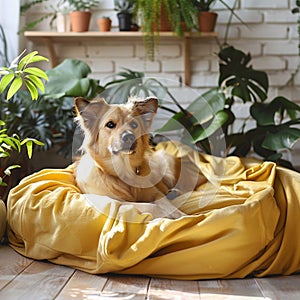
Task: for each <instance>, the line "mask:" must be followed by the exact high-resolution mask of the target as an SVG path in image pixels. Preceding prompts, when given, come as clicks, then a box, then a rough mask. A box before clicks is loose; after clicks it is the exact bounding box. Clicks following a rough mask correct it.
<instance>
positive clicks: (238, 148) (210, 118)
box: [104, 46, 300, 168]
mask: <svg viewBox="0 0 300 300" xmlns="http://www.w3.org/2000/svg"><path fill="white" fill-rule="evenodd" d="M218 56H219V59H220V64H219V66H220V69H219V71H220V72H219V80H218V86H216V87H214V88H212V89H210V90H208V91H207V92H205V93H204V94H202V95H200V96H198V97H197V98H196V99H194V101H192V103H191V104H190V105H188V106H187V107H186V108H184V107H182V105H181V104H180V101H178V100H177V99H176V98H175V97H174V95H172V94H171V93H170V91H169V90H168V88H167V87H165V86H164V85H163V84H162V83H161V82H159V81H158V80H156V79H153V78H152V79H151V78H145V76H144V74H143V73H142V72H135V71H132V70H128V69H127V70H126V69H125V70H124V71H122V72H120V73H118V74H117V79H116V80H114V81H111V82H109V83H108V84H107V85H106V86H105V91H104V94H106V95H105V96H106V97H107V98H108V100H109V101H111V102H117V101H118V100H119V101H120V99H126V98H127V96H128V95H139V96H148V95H156V96H157V97H158V98H159V100H160V108H161V109H164V110H167V111H168V112H170V113H172V114H173V115H172V116H171V117H170V118H169V119H168V120H167V122H166V123H165V124H164V125H163V126H162V127H161V128H159V129H158V130H156V134H165V133H166V132H172V131H174V132H176V133H177V134H180V136H181V140H182V141H183V142H184V143H189V144H191V145H193V146H194V147H196V148H197V149H199V150H200V151H204V152H206V153H210V154H214V155H219V156H229V155H237V156H241V157H245V156H247V155H249V153H251V152H255V153H256V154H257V155H258V156H259V157H261V158H262V159H265V160H272V161H275V162H277V163H279V164H281V165H283V166H286V167H289V168H293V166H292V164H291V162H290V161H287V160H285V159H284V158H283V157H284V156H283V152H284V151H285V150H287V149H291V148H292V147H293V145H294V143H295V142H296V141H298V140H299V138H300V130H299V129H298V128H297V127H299V125H300V118H299V112H300V106H299V105H297V104H296V103H294V102H292V101H290V100H288V99H286V98H284V97H280V96H279V97H276V98H274V99H272V100H270V99H268V89H269V82H268V76H267V74H266V73H265V72H263V71H261V70H256V69H254V68H253V67H252V66H251V55H250V54H246V53H244V52H242V51H240V50H238V49H235V48H234V47H232V46H226V47H224V48H221V50H220V52H219V54H218ZM166 98H168V99H169V100H171V101H172V102H173V103H175V105H176V107H177V108H178V110H177V111H176V110H174V108H173V105H172V106H170V105H168V103H167V102H166V101H165V99H166ZM236 104H239V105H243V104H244V105H245V107H246V108H247V109H249V113H248V117H247V118H246V120H245V121H244V122H242V121H241V120H238V119H237V118H236V116H235V107H236V106H235V105H236ZM249 121H251V122H252V123H254V124H255V125H254V126H252V127H250V126H248V123H249ZM241 122H242V124H241ZM249 127H250V128H249ZM236 128H238V129H236ZM212 139H214V140H215V141H223V144H224V145H225V147H220V149H217V150H216V149H215V148H218V147H215V146H216V145H213V146H212V145H211V141H212Z"/></svg>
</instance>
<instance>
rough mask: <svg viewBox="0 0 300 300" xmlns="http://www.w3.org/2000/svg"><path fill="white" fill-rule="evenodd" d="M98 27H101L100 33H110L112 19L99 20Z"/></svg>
mask: <svg viewBox="0 0 300 300" xmlns="http://www.w3.org/2000/svg"><path fill="white" fill-rule="evenodd" d="M98 27H99V30H100V31H110V29H111V19H109V18H101V19H98Z"/></svg>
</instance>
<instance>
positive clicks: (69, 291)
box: [56, 271, 107, 300]
mask: <svg viewBox="0 0 300 300" xmlns="http://www.w3.org/2000/svg"><path fill="white" fill-rule="evenodd" d="M106 281H107V277H106V276H99V275H92V274H88V273H85V272H81V271H76V272H75V273H74V274H73V276H72V277H71V278H70V280H69V282H68V283H67V284H66V286H65V287H64V288H63V290H62V292H61V293H60V294H59V296H58V297H57V298H56V300H68V299H99V296H100V293H101V291H102V289H103V287H104V285H105V283H106Z"/></svg>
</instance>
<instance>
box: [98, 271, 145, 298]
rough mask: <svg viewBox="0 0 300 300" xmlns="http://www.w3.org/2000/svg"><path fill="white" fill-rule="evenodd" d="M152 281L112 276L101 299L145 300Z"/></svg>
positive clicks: (134, 277)
mask: <svg viewBox="0 0 300 300" xmlns="http://www.w3.org/2000/svg"><path fill="white" fill-rule="evenodd" d="M149 281H150V279H149V278H147V277H143V276H121V275H110V276H109V279H108V280H107V282H106V284H105V286H104V288H103V290H102V292H101V294H100V296H101V298H99V299H112V298H115V299H135V300H140V299H143V300H145V299H146V297H147V290H148V285H149Z"/></svg>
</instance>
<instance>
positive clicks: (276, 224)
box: [8, 143, 300, 279]
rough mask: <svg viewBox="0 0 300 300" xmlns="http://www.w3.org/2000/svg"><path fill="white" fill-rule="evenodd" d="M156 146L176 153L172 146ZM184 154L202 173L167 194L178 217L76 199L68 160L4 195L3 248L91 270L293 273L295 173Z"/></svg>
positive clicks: (296, 263)
mask: <svg viewBox="0 0 300 300" xmlns="http://www.w3.org/2000/svg"><path fill="white" fill-rule="evenodd" d="M159 147H164V148H166V149H167V150H168V151H169V152H170V153H172V154H173V155H179V154H178V153H177V150H176V148H174V147H173V146H172V144H169V143H166V144H161V145H159ZM186 155H190V157H191V158H192V159H193V161H194V162H195V163H196V164H197V166H198V167H199V168H200V169H201V171H202V172H203V173H204V174H205V176H207V178H208V182H207V183H206V184H203V185H201V186H200V187H199V189H198V190H197V191H194V192H193V193H192V194H191V195H189V197H186V198H182V199H181V200H182V201H178V199H176V200H175V201H177V204H176V205H177V206H179V207H178V208H179V209H180V210H181V211H183V212H184V213H185V214H186V215H184V216H181V217H179V218H175V219H174V218H173V219H172V218H170V217H167V216H165V217H164V216H163V215H164V213H165V212H164V211H163V210H164V209H165V208H162V207H160V205H159V203H158V204H137V205H136V204H135V203H122V202H119V201H117V200H113V199H110V198H108V197H100V196H96V195H83V194H81V193H80V190H79V189H78V188H77V187H76V185H75V180H74V173H73V166H72V165H71V166H70V167H68V168H66V169H58V170H53V169H51V170H46V169H45V170H42V171H40V172H38V173H35V174H33V175H31V176H29V177H27V178H25V179H23V181H21V183H20V184H19V185H18V186H17V187H15V188H14V189H13V190H12V191H11V193H10V195H9V199H8V237H9V242H10V245H11V246H12V247H13V248H14V249H15V250H16V251H18V252H19V253H21V254H23V255H25V256H27V257H30V258H33V259H47V260H49V261H51V262H53V263H56V264H62V265H67V266H71V267H74V268H77V269H80V270H83V271H86V272H89V273H93V274H101V273H107V272H117V273H123V274H145V275H151V276H159V277H167V278H175V279H209V278H243V277H245V276H247V275H254V276H259V277H260V276H266V275H270V274H291V273H293V272H299V271H300V242H299V240H300V226H299V220H300V196H299V191H300V175H299V174H298V173H296V172H293V171H290V170H287V169H284V168H281V167H277V166H276V165H275V164H274V163H272V162H260V161H256V160H249V159H239V158H237V157H228V158H225V159H221V158H216V157H213V156H210V155H203V154H198V153H196V152H192V153H189V154H186ZM181 197H182V196H181ZM179 200H180V198H179ZM178 203H179V204H178ZM148 210H149V212H147V211H148Z"/></svg>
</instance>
